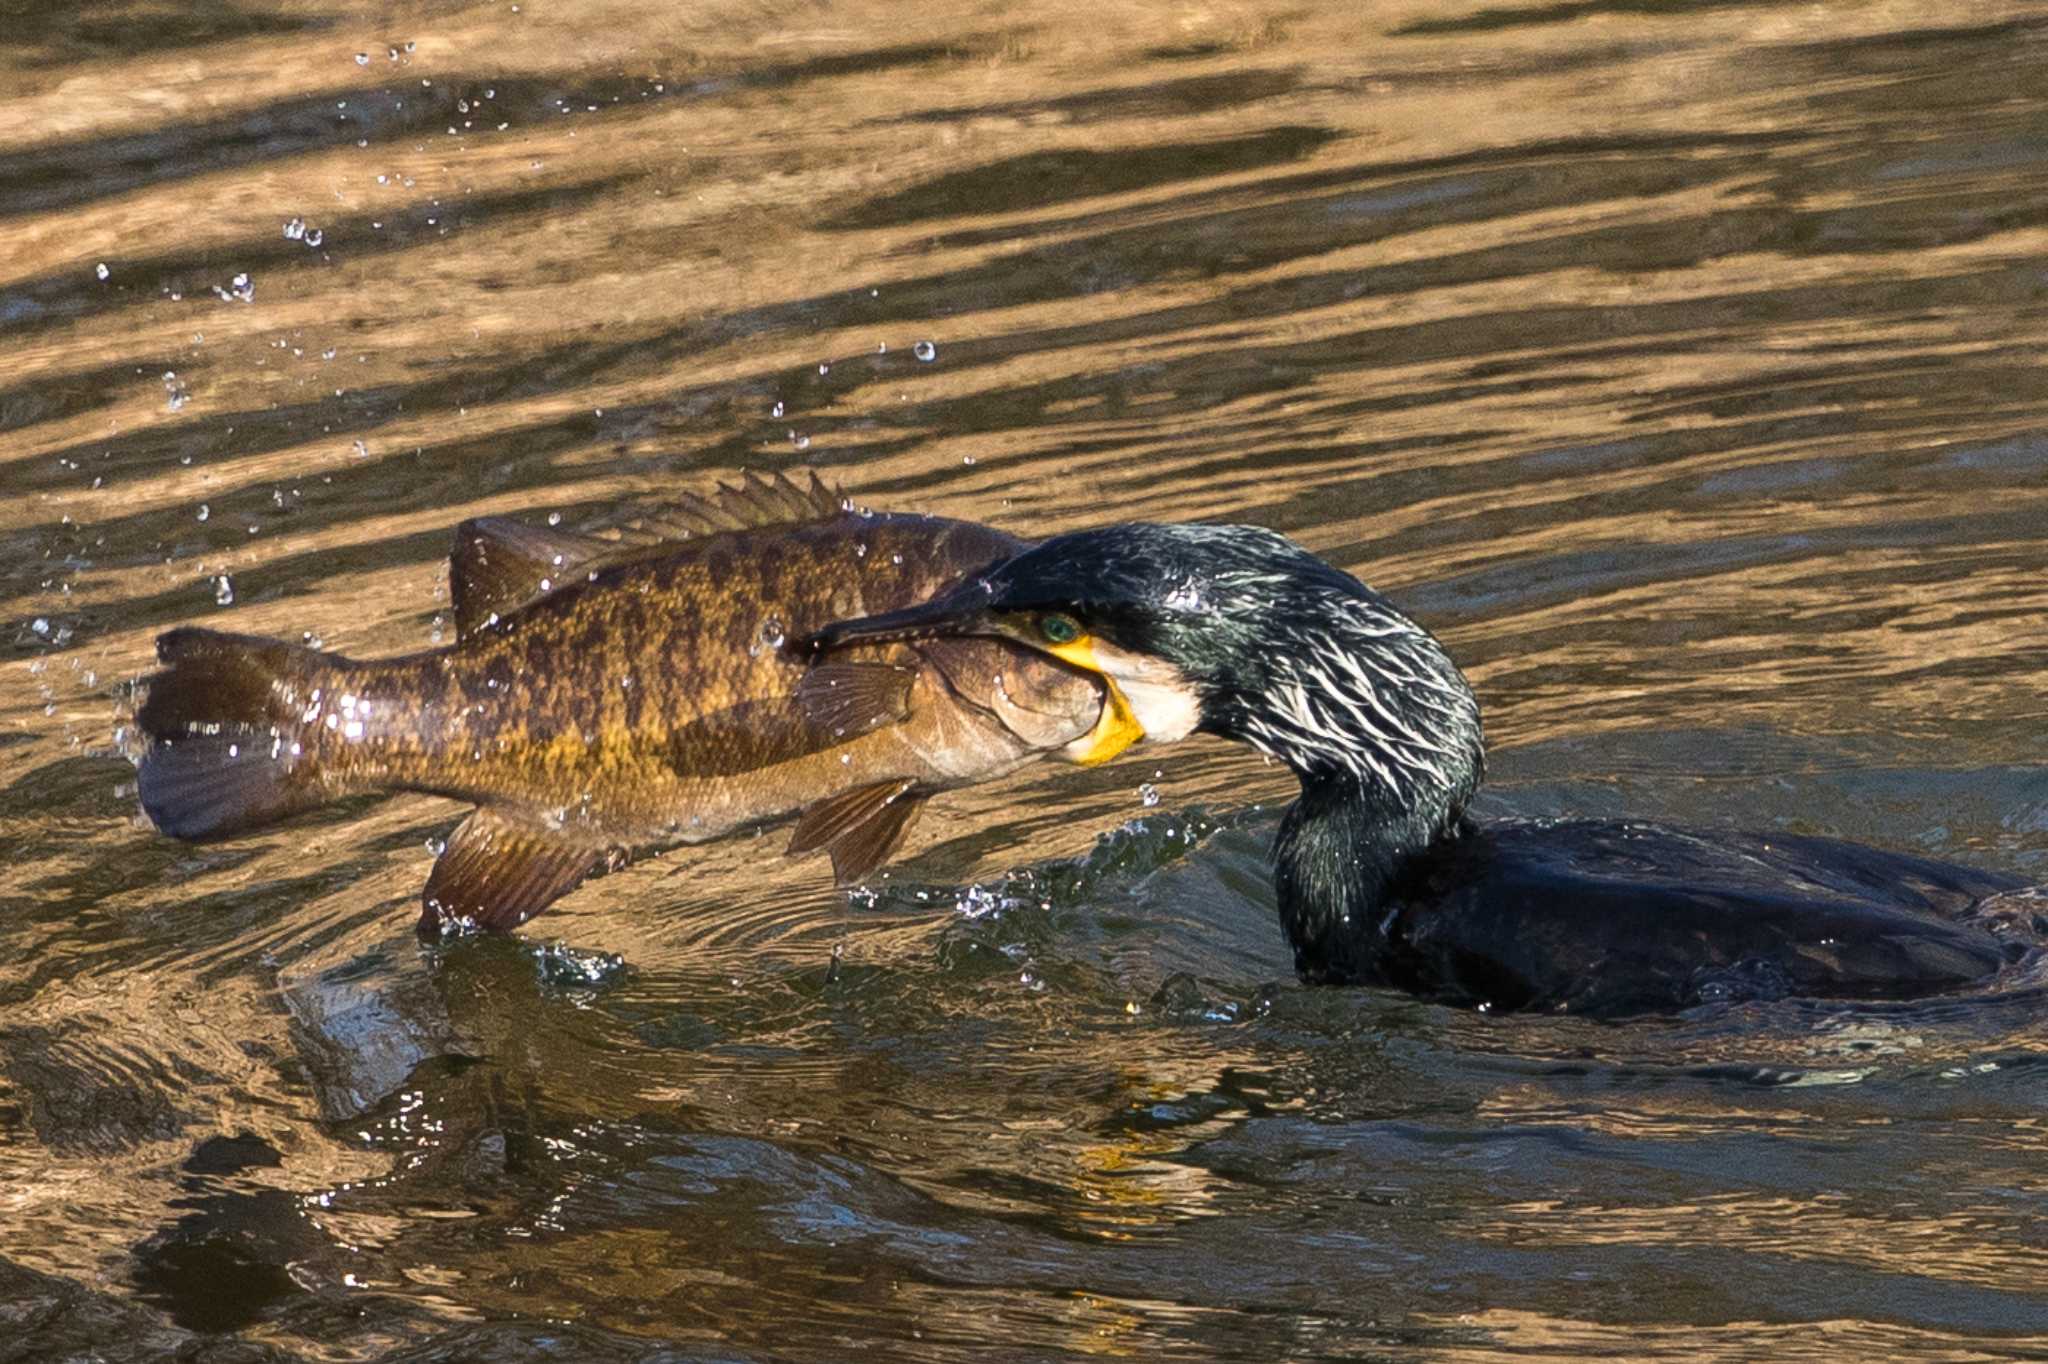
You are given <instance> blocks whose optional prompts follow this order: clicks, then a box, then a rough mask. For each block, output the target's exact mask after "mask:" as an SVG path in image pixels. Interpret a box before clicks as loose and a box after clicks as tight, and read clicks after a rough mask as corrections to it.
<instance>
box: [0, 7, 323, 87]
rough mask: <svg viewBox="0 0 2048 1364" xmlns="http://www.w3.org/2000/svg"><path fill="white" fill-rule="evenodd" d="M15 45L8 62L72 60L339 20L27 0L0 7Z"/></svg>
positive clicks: (249, 10)
mask: <svg viewBox="0 0 2048 1364" xmlns="http://www.w3.org/2000/svg"><path fill="white" fill-rule="evenodd" d="M0 22H4V24H5V26H6V29H7V38H6V42H7V45H8V46H9V47H10V48H12V49H13V51H12V53H11V54H10V57H9V59H8V61H7V62H6V63H4V65H19V66H22V67H26V68H28V69H30V70H34V69H36V68H38V67H47V66H66V65H71V64H74V63H84V62H91V61H96V60H105V59H108V58H120V57H135V56H141V55H143V54H145V53H151V52H174V51H178V50H180V49H183V48H188V47H199V46H202V45H206V44H212V43H231V42H239V41H242V40H244V39H248V38H260V37H272V36H277V35H282V34H293V33H317V32H320V31H321V30H323V29H327V28H331V27H332V26H333V24H334V20H332V19H326V18H312V17H309V16H302V15H286V14H280V13H277V12H275V11H274V10H266V9H260V8H256V7H251V6H244V5H238V4H234V3H232V0H175V3H161V2H159V3H154V4H152V3H148V2H147V0H70V3H64V2H63V0H59V2H58V3H50V0H41V2H40V3H38V0H27V2H26V3H11V4H8V5H6V6H4V7H0Z"/></svg>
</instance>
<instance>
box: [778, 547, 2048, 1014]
mask: <svg viewBox="0 0 2048 1364" xmlns="http://www.w3.org/2000/svg"><path fill="white" fill-rule="evenodd" d="M933 634H986V635H998V636H1002V637H1004V638H1008V639H1013V640H1018V641H1021V642H1024V643H1028V644H1031V645H1034V646H1036V647H1038V648H1040V649H1043V650H1045V651H1046V652H1048V653H1051V654H1053V655H1055V656H1057V657H1059V658H1063V659H1065V660H1067V661H1068V662H1070V663H1074V664H1077V665H1079V666H1081V667H1084V668H1088V669H1090V670H1092V671H1094V672H1097V673H1099V674H1101V675H1102V676H1103V677H1105V678H1107V679H1108V680H1109V682H1110V683H1111V684H1112V685H1111V698H1110V700H1111V704H1112V705H1115V706H1118V707H1122V708H1124V710H1125V711H1126V718H1127V719H1129V720H1130V721H1132V722H1134V723H1133V725H1132V728H1133V730H1134V731H1135V730H1137V729H1142V730H1143V732H1144V734H1145V736H1146V737H1148V738H1151V739H1154V740H1167V741H1170V740H1174V739H1179V738H1182V737H1184V736H1186V735H1187V734H1190V733H1193V732H1196V731H1200V732H1203V733H1209V734H1217V735H1221V736H1223V737H1225V738H1230V739H1237V740H1240V741H1243V742H1245V743H1249V744H1251V745H1252V746H1253V747H1255V748H1258V749H1260V750H1261V751H1263V752H1265V753H1267V754H1269V755H1271V756H1272V757H1274V758H1276V759H1278V760H1279V761H1281V762H1283V763H1285V764H1287V766H1288V767H1290V768H1291V769H1292V770H1293V771H1294V773H1295V774H1296V776H1297V777H1299V779H1300V781H1301V797H1300V799H1299V800H1297V801H1296V802H1295V803H1294V804H1293V805H1292V806H1290V807H1289V809H1288V811H1287V814H1286V816H1285V817H1284V818H1283V819H1282V820H1281V824H1280V832H1279V837H1278V839H1277V841H1276V844H1275V847H1274V863H1275V878H1276V882H1277V891H1278V898H1279V905H1280V918H1281V922H1282V924H1283V926H1284V927H1285V929H1286V932H1287V936H1288V939H1289V941H1290V942H1291V943H1292V944H1293V947H1294V960H1295V966H1296V969H1297V970H1298V971H1299V973H1300V974H1301V976H1302V978H1303V979H1304V980H1307V981H1310V982H1318V983H1327V984H1364V985H1387V986H1394V987H1397V988H1400V989H1403V990H1408V991H1411V992H1413V993H1416V994H1419V995H1423V996H1425V997H1428V998H1432V999H1437V1000H1442V1001H1445V1002H1449V1003H1457V1004H1465V1005H1473V1006H1483V1007H1490V1008H1495V1009H1501V1010H1506V1009H1532V1008H1541V1009H1568V1010H1571V1011H1573V1012H1581V1013H1586V1014H1591V1015H1596V1016H1604V1017H1616V1016H1623V1015H1628V1014H1635V1013H1644V1012H1655V1011H1666V1010H1674V1009H1681V1008H1686V1007H1689V1006H1692V1005H1695V1004H1699V1003H1704V1002H1711V1001H1715V1000H1724V999H1740V998H1758V997H1778V996H1783V995H1802V996H1818V997H1826V998H1845V999H1910V998H1915V997H1919V996H1924V995H1929V994H1938V993H1942V992H1945V991H1951V990H1955V989H1958V988H1960V987H1964V986H1967V985H1970V984H1972V983H1974V982H1977V981H1981V980H1983V979H1984V978H1985V977H1987V976H1989V975H1991V974H1993V973H1994V972H1996V971H1998V970H1999V969H2000V968H2001V967H2003V966H2005V965H2007V964H2009V963H2011V962H2013V961H2015V960H2017V959H2018V958H2020V957H2021V956H2023V955H2025V953H2026V952H2027V950H2028V949H2029V948H2030V947H2032V946H2035V945H2036V944H2037V941H2038V939H2037V938H2036V933H2037V932H2038V931H2039V930H2042V929H2044V928H2048V921H2037V920H2036V919H2035V917H2034V916H2031V915H2024V916H2020V917H2021V918H2022V919H2024V920H2025V927H2026V930H2027V931H2026V932H2025V933H2023V934H2020V935H2018V936H2014V935H2012V934H2010V933H2007V932H2004V931H1998V930H2000V929H2002V928H2006V927H2010V923H2011V916H2007V917H2005V918H2001V917H2000V916H1999V915H1996V914H1989V915H1984V916H1980V917H1981V919H1982V921H1981V922H1973V921H1972V919H1973V916H1972V910H1973V907H1975V906H1977V905H1978V904H1979V903H1980V902H1981V901H1983V900H1984V899H1985V898H1986V897H1990V896H1995V895H1998V894H1999V893H2001V892H2005V891H2011V890H2015V889H2018V888H2020V887H2021V886H2022V885H2023V884H2024V883H2023V882H2020V881H2018V880H2017V879H2015V878H2011V877H2007V876H2001V875H1997V874H1993V873H1989V872H1982V871H1975V870H1971V869H1968V868H1964V867H1958V866H1953V865H1950V864H1947V863H1942V862H1937V861H1933V860H1930V859H1926V858H1919V857H1913V856H1909V855H1905V854H1899V853H1890V852H1883V851H1879V850H1877V849H1872V848H1867V847H1862V846H1859V845H1857V844H1853V843H1848V842H1843V841H1839V840H1833V839H1825V838H1809V837H1799V836H1789V837H1788V836H1778V835H1769V836H1764V835H1742V834H1725V835H1724V834H1712V835H1703V834H1694V833H1687V832H1684V831H1680V830H1676V829H1669V828H1663V827H1659V826H1656V825H1648V824H1635V823H1620V822H1612V821H1607V822H1591V821H1583V822H1570V823H1548V824H1546V823H1515V822H1493V823H1481V822H1478V821H1475V820H1474V819H1472V818H1471V817H1470V816H1468V815H1467V814H1466V812H1465V807H1466V805H1467V804H1468V803H1469V802H1470V801H1471V799H1472V797H1473V794H1474V793H1475V792H1476V791H1477V790H1478V789H1479V784H1480V781H1481V778H1482V776H1483V775H1484V771H1485V750H1484V745H1483V740H1482V735H1481V730H1480V723H1479V703H1478V701H1477V699H1476V698H1475V697H1474V696H1473V694H1472V689H1471V687H1470V685H1469V684H1467V682H1466V680H1465V678H1464V675H1463V674H1462V673H1460V672H1459V671H1458V669H1457V667H1456V665H1455V664H1453V663H1452V661H1451V658H1450V656H1449V654H1447V653H1446V652H1445V650H1444V648H1443V646H1442V644H1440V643H1439V642H1438V641H1437V639H1436V638H1435V637H1434V636H1433V635H1431V634H1430V633H1429V632H1428V631H1426V630H1424V629H1423V628H1422V627H1421V626H1420V625H1418V624H1416V623H1415V622H1414V621H1412V620H1410V619H1409V618H1408V617H1407V616H1405V615H1403V614H1402V613H1401V612H1400V611H1398V610H1397V609H1395V608H1394V606H1393V605H1392V604H1390V603H1389V602H1388V601H1387V600H1386V599H1385V598H1384V597H1382V596H1380V595H1379V594H1378V593H1376V592H1374V591H1373V590H1372V589H1370V588H1368V587H1366V586H1365V585H1364V584H1362V583H1360V582H1359V581H1358V580H1357V579H1356V578H1353V577H1352V576H1351V575H1349V574H1347V573H1344V572H1342V571H1341V570H1339V569H1336V568H1334V567H1332V566H1331V565H1329V564H1326V563H1324V562H1323V561H1322V560H1320V559H1317V558H1316V557H1315V556H1313V555H1311V554H1310V553H1309V552H1308V551H1306V550H1304V549H1302V548H1301V547H1300V546H1298V545H1296V544H1295V543H1293V542H1292V541H1290V540H1288V539H1287V538H1285V537H1284V536H1281V535H1279V534H1276V533H1275V532H1272V531H1268V530H1263V529H1260V528H1258V527H1253V526H1209V525H1154V524H1143V523H1132V524H1124V525H1115V526H1108V527H1104V528H1101V529H1097V530H1089V531H1079V532H1075V533H1072V534H1068V535H1060V536H1055V537H1053V538H1052V539H1049V540H1046V541H1044V542H1042V543H1040V544H1038V545H1036V546H1034V547H1032V548H1030V549H1027V550H1025V551H1023V552H1022V553H1020V554H1018V555H1016V556H1015V557H1013V558H1010V559H1007V560H1004V561H1001V562H999V563H997V564H994V565H992V566H991V567H990V568H989V569H987V570H986V571H984V572H983V573H981V574H979V575H976V576H972V577H970V578H968V579H967V580H966V581H965V582H964V583H963V584H962V586H960V587H958V588H956V589H954V590H953V591H951V592H949V593H947V594H945V595H943V596H941V597H939V598H937V599H934V600H933V601H931V602H928V603H925V604H923V605H920V606H914V607H910V608H908V609H906V610H902V611H896V612H891V613H889V614H886V615H880V616H872V617H868V618H865V619H862V620H853V621H842V622H838V623H836V624H833V625H830V626H828V627H826V628H825V629H824V630H822V631H820V632H818V634H816V635H814V636H812V637H811V639H810V640H808V641H802V642H800V643H808V644H810V645H811V646H813V647H823V646H828V645H838V644H844V643H847V642H850V641H853V640H860V639H886V638H905V637H914V636H919V635H933Z"/></svg>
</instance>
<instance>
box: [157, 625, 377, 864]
mask: <svg viewBox="0 0 2048 1364" xmlns="http://www.w3.org/2000/svg"><path fill="white" fill-rule="evenodd" d="M156 652H157V658H158V660H159V661H160V662H162V663H163V665H164V666H163V669H162V670H161V671H160V672H157V673H154V674H152V675H151V676H149V677H148V678H147V679H145V685H146V687H147V689H148V690H147V695H146V696H145V698H144V700H143V702H142V704H141V706H140V707H138V708H137V710H136V712H135V725H136V728H137V729H139V730H140V731H141V732H142V734H143V735H144V736H145V737H146V738H147V739H148V748H147V749H145V750H144V752H143V755H142V760H141V763H140V764H139V766H138V771H137V787H138V789H139V791H140V793H141V796H142V809H143V812H144V813H145V814H147V815H148V816H149V818H150V821H151V822H152V823H154V824H155V825H156V827H157V828H159V829H161V830H163V831H164V832H165V833H167V834H171V835H174V836H176V837H178V838H185V839H192V840H203V839H212V838H226V837H229V836H230V835H233V834H238V833H241V832H243V831H245V830H248V829H255V828H259V827H261V826H263V825H265V824H270V823H273V822H274V821H276V820H280V819H284V818H286V817H287V816H289V815H294V814H297V813H299V812H300V811H302V810H309V809H312V808H313V807H314V806H316V805H320V804H323V803H324V802H325V801H327V800H328V799H330V798H331V797H332V796H335V795H338V794H341V793H340V792H338V791H336V790H333V789H332V788H331V787H330V786H329V785H328V784H327V783H326V782H325V781H323V779H322V774H321V770H320V753H319V748H320V745H319V744H318V743H317V742H315V739H316V737H317V736H316V735H314V734H309V733H307V732H306V731H307V730H308V726H307V724H306V722H305V718H304V717H305V715H306V713H307V711H308V709H309V701H310V700H311V699H312V698H314V697H315V696H316V695H317V692H318V689H319V688H320V687H321V686H322V685H323V683H324V682H325V681H326V680H327V679H329V678H332V677H333V676H334V675H335V674H336V673H337V672H338V671H339V670H342V669H346V668H347V667H348V666H349V664H348V661H347V660H346V659H343V658H341V657H340V656H338V655H335V654H329V653H323V652H321V651H320V650H317V649H309V648H305V647H303V646H301V645H297V644H287V643H285V642H283V641H282V640H275V639H263V638H259V637H257V636H255V635H231V634H226V633H223V632H221V631H218V630H203V629H199V628H197V627H193V626H186V627H183V628H180V629H177V630H172V631H170V632H169V633H168V634H164V635H160V636H158V638H157V642H156Z"/></svg>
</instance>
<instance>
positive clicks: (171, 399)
mask: <svg viewBox="0 0 2048 1364" xmlns="http://www.w3.org/2000/svg"><path fill="white" fill-rule="evenodd" d="M191 396H192V395H191V393H190V392H189V391H187V389H186V388H185V381H184V380H182V379H180V378H179V377H178V373H177V371H176V370H169V369H167V370H165V371H164V404H165V406H167V407H168V408H170V410H171V411H173V412H176V411H177V410H178V409H179V408H181V407H183V406H184V405H185V404H186V402H187V401H189V400H190V398H191Z"/></svg>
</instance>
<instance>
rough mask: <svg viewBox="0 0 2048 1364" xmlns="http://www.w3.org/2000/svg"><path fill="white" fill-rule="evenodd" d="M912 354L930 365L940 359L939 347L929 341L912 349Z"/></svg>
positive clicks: (919, 343)
mask: <svg viewBox="0 0 2048 1364" xmlns="http://www.w3.org/2000/svg"><path fill="white" fill-rule="evenodd" d="M910 353H911V354H912V355H915V356H916V357H917V358H918V359H920V360H922V361H924V362H925V363H926V364H930V363H931V362H932V361H934V360H936V359H938V358H939V348H938V347H937V346H934V345H933V344H932V343H931V342H929V341H920V342H918V343H917V344H916V345H914V346H912V347H911V348H910Z"/></svg>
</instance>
